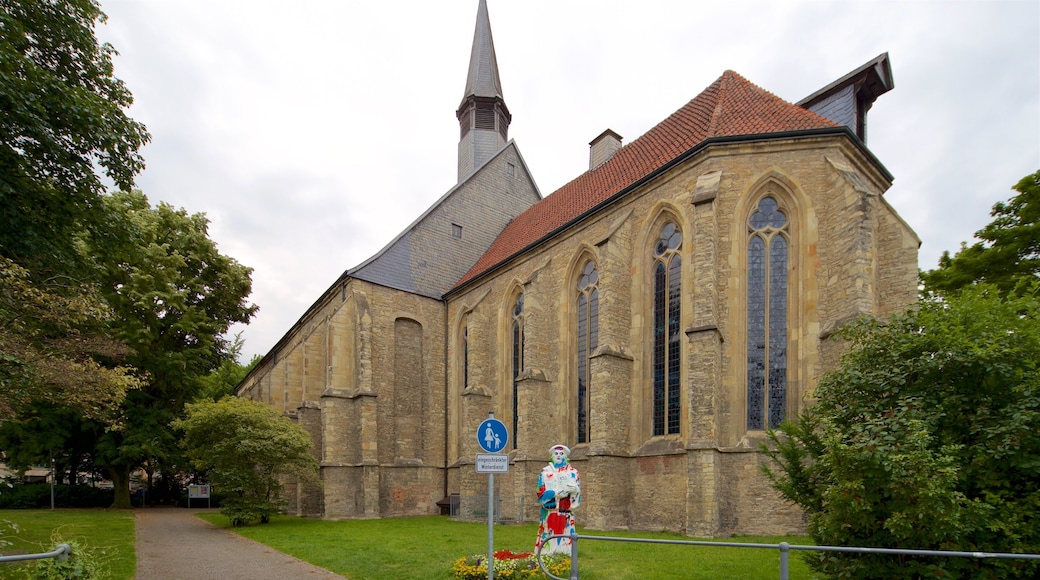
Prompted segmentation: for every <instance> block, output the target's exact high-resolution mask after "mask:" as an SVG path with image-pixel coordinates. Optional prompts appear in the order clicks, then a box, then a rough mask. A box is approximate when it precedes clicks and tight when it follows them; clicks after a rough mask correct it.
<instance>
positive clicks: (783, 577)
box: [780, 542, 791, 580]
mask: <svg viewBox="0 0 1040 580" xmlns="http://www.w3.org/2000/svg"><path fill="white" fill-rule="evenodd" d="M790 551H791V544H788V543H787V542H780V580H787V558H788V555H789V554H790Z"/></svg>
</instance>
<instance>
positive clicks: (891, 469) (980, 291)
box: [767, 284, 1040, 578]
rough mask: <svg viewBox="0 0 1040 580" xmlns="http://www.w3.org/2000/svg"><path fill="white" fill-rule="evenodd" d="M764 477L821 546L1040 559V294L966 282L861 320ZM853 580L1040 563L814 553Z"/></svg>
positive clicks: (977, 574)
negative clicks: (885, 317)
mask: <svg viewBox="0 0 1040 580" xmlns="http://www.w3.org/2000/svg"><path fill="white" fill-rule="evenodd" d="M842 336H843V337H844V338H845V339H846V340H848V342H849V347H850V348H849V349H848V350H847V351H846V353H845V355H844V356H843V358H842V362H841V365H840V367H839V368H838V369H837V370H835V371H833V372H830V373H828V374H827V375H825V376H824V378H823V379H822V381H821V382H820V384H819V386H818V388H817V389H816V391H815V396H816V397H817V399H818V401H817V403H816V404H815V405H813V406H812V407H811V408H810V409H809V410H808V411H807V412H805V413H803V414H802V416H800V417H799V418H798V419H797V420H796V421H793V422H788V423H785V424H784V425H783V426H782V428H781V430H780V432H779V433H772V438H773V441H772V443H773V448H772V449H771V450H767V452H768V453H769V455H770V456H771V457H772V458H773V459H774V460H775V461H776V464H775V465H777V466H778V467H774V468H773V469H772V470H769V469H767V473H768V474H769V475H770V477H771V478H772V479H773V482H774V485H775V487H776V488H777V489H778V490H779V491H780V493H781V494H782V495H783V496H784V497H785V498H786V499H788V500H790V501H793V502H795V503H796V504H798V505H799V506H801V507H802V508H803V509H804V510H805V513H806V515H807V517H808V526H809V531H810V534H811V535H812V537H813V539H814V540H815V541H816V542H817V543H819V544H828V545H847V546H866V547H883V548H895V547H900V548H913V549H944V550H966V551H987V552H1019V553H1037V552H1040V459H1038V458H1040V372H1038V371H1040V290H1038V286H1037V285H1036V284H1034V285H1032V286H1031V287H1029V288H1028V289H1025V290H1023V292H1022V294H1021V295H1020V296H1014V295H1012V296H1010V297H1007V296H1003V295H1002V294H1001V293H1000V292H999V291H997V290H996V289H995V288H994V287H992V286H987V285H975V286H971V287H966V288H965V289H964V290H963V291H962V292H960V293H958V294H957V295H955V296H952V297H948V298H946V299H944V300H932V301H922V302H921V303H920V304H919V305H918V306H917V307H916V308H914V309H912V310H910V311H908V312H906V313H905V314H903V315H901V316H896V317H893V319H892V320H890V321H889V322H888V323H887V324H881V323H878V322H875V321H871V320H862V321H859V322H858V323H855V324H852V325H850V326H849V327H847V328H846V329H845V330H844V331H843V334H842ZM811 562H812V566H813V567H814V568H815V569H816V570H818V571H821V572H824V573H827V574H831V575H836V576H840V577H849V578H896V577H898V578H919V577H925V576H927V577H934V576H944V575H945V576H949V577H961V578H966V577H972V578H986V577H994V578H997V577H1000V578H1010V577H1020V578H1034V577H1036V573H1037V572H1038V568H1037V566H1036V564H1035V563H1025V562H1023V561H1013V560H999V561H998V560H979V559H966V558H933V559H918V558H913V557H894V556H888V555H863V556H860V555H848V554H837V553H834V554H817V555H815V556H813V557H812V559H811Z"/></svg>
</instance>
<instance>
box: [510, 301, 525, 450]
mask: <svg viewBox="0 0 1040 580" xmlns="http://www.w3.org/2000/svg"><path fill="white" fill-rule="evenodd" d="M512 330H513V433H512V435H513V449H516V448H517V447H516V445H517V441H516V439H517V437H516V427H517V423H519V421H520V404H519V397H518V395H519V391H520V388H519V387H520V385H519V383H518V379H519V378H520V373H521V372H523V369H524V295H523V294H519V295H518V296H517V297H516V302H515V303H513V325H512Z"/></svg>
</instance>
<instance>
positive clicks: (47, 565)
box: [28, 534, 108, 580]
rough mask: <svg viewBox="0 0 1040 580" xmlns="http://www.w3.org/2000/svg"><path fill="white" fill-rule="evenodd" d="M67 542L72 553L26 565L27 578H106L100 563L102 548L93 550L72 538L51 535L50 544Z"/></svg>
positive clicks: (61, 579) (42, 579)
mask: <svg viewBox="0 0 1040 580" xmlns="http://www.w3.org/2000/svg"><path fill="white" fill-rule="evenodd" d="M58 544H68V545H69V547H71V548H72V553H71V554H70V555H69V556H68V557H67V558H65V559H64V560H60V559H58V558H46V559H43V560H37V561H36V562H35V563H34V564H32V565H30V566H29V567H28V578H29V579H30V580H72V579H83V580H99V579H101V578H108V574H107V573H105V572H104V571H103V566H102V565H101V561H102V559H103V558H104V557H105V554H104V550H101V551H99V552H97V553H96V552H95V551H94V550H88V549H86V548H84V547H83V546H81V545H80V544H79V543H77V542H76V541H73V540H69V541H66V540H63V539H62V538H61V536H59V535H57V534H55V535H54V536H52V537H51V545H52V546H57V545H58Z"/></svg>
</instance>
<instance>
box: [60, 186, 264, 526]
mask: <svg viewBox="0 0 1040 580" xmlns="http://www.w3.org/2000/svg"><path fill="white" fill-rule="evenodd" d="M102 201H103V204H104V210H105V215H106V224H107V227H106V229H105V230H104V231H103V232H100V233H96V234H94V235H85V236H84V237H83V238H82V239H81V240H80V246H81V248H82V249H83V251H84V254H85V256H87V257H89V258H90V259H91V260H93V265H94V266H95V268H96V274H95V277H96V278H97V279H98V280H99V281H100V285H101V293H102V295H103V296H104V298H105V301H106V302H107V303H108V304H109V305H110V307H111V308H112V310H113V312H114V319H115V321H116V324H115V325H114V326H113V333H114V334H115V336H117V337H118V338H119V339H120V340H121V341H122V342H124V343H125V344H126V345H128V346H129V347H130V348H131V351H132V352H131V354H130V355H129V356H128V359H127V360H128V362H129V363H130V364H132V365H133V366H134V367H135V368H136V369H138V371H139V372H140V373H142V374H146V378H145V379H144V383H143V384H142V386H141V388H139V389H135V390H133V391H130V392H128V393H127V396H126V399H125V400H124V402H123V405H122V407H121V414H120V421H119V424H118V428H114V429H108V430H106V431H105V432H104V434H103V436H102V437H101V439H100V440H99V441H98V444H97V446H96V449H95V457H94V459H95V461H96V462H97V463H98V464H99V465H101V466H103V467H105V468H106V469H107V471H108V474H109V476H110V477H111V479H112V481H113V483H114V485H115V489H116V503H115V506H116V507H130V492H129V474H130V471H131V470H132V469H134V468H136V467H139V466H141V465H143V464H145V463H146V462H147V463H148V464H149V465H151V466H163V465H171V464H172V463H176V462H175V461H174V459H175V458H174V457H173V455H174V454H175V453H176V450H177V445H176V441H175V439H174V436H173V434H172V433H170V432H169V429H168V428H167V426H168V425H169V423H170V421H172V420H174V419H176V418H178V417H180V416H181V414H182V413H183V410H184V405H185V404H186V403H187V402H190V401H192V400H194V399H195V398H196V397H197V396H198V394H199V391H200V389H201V388H202V379H203V377H205V376H206V375H207V374H209V373H210V372H212V371H213V370H214V369H216V368H218V367H219V366H220V365H221V363H222V362H224V361H225V360H229V359H231V358H233V356H234V355H233V352H232V351H231V349H230V347H231V344H230V343H229V342H228V341H227V340H226V339H225V338H223V335H224V334H225V333H227V331H228V329H229V328H230V326H231V325H232V324H234V323H236V322H241V323H245V322H249V320H250V319H251V318H252V316H253V315H254V314H255V312H256V306H254V305H251V304H249V303H248V302H247V301H246V298H247V297H248V296H249V294H250V291H251V287H252V283H251V281H250V274H251V272H252V269H251V268H248V267H246V266H243V265H241V264H239V263H238V262H237V261H235V260H234V259H233V258H230V257H228V256H225V255H223V254H221V253H220V252H219V251H218V249H217V245H216V244H215V243H214V242H213V240H211V239H210V238H209V237H208V224H209V222H208V220H207V219H206V216H205V215H204V214H190V215H189V214H188V213H187V212H186V211H185V210H183V209H175V208H173V207H172V206H170V205H168V204H165V203H160V204H159V205H158V207H152V206H151V205H150V204H149V202H148V199H147V198H146V197H145V196H144V195H143V194H141V193H140V192H114V193H112V194H111V195H107V196H104V197H103V198H102ZM99 238H101V239H99ZM105 250H109V251H105Z"/></svg>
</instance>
